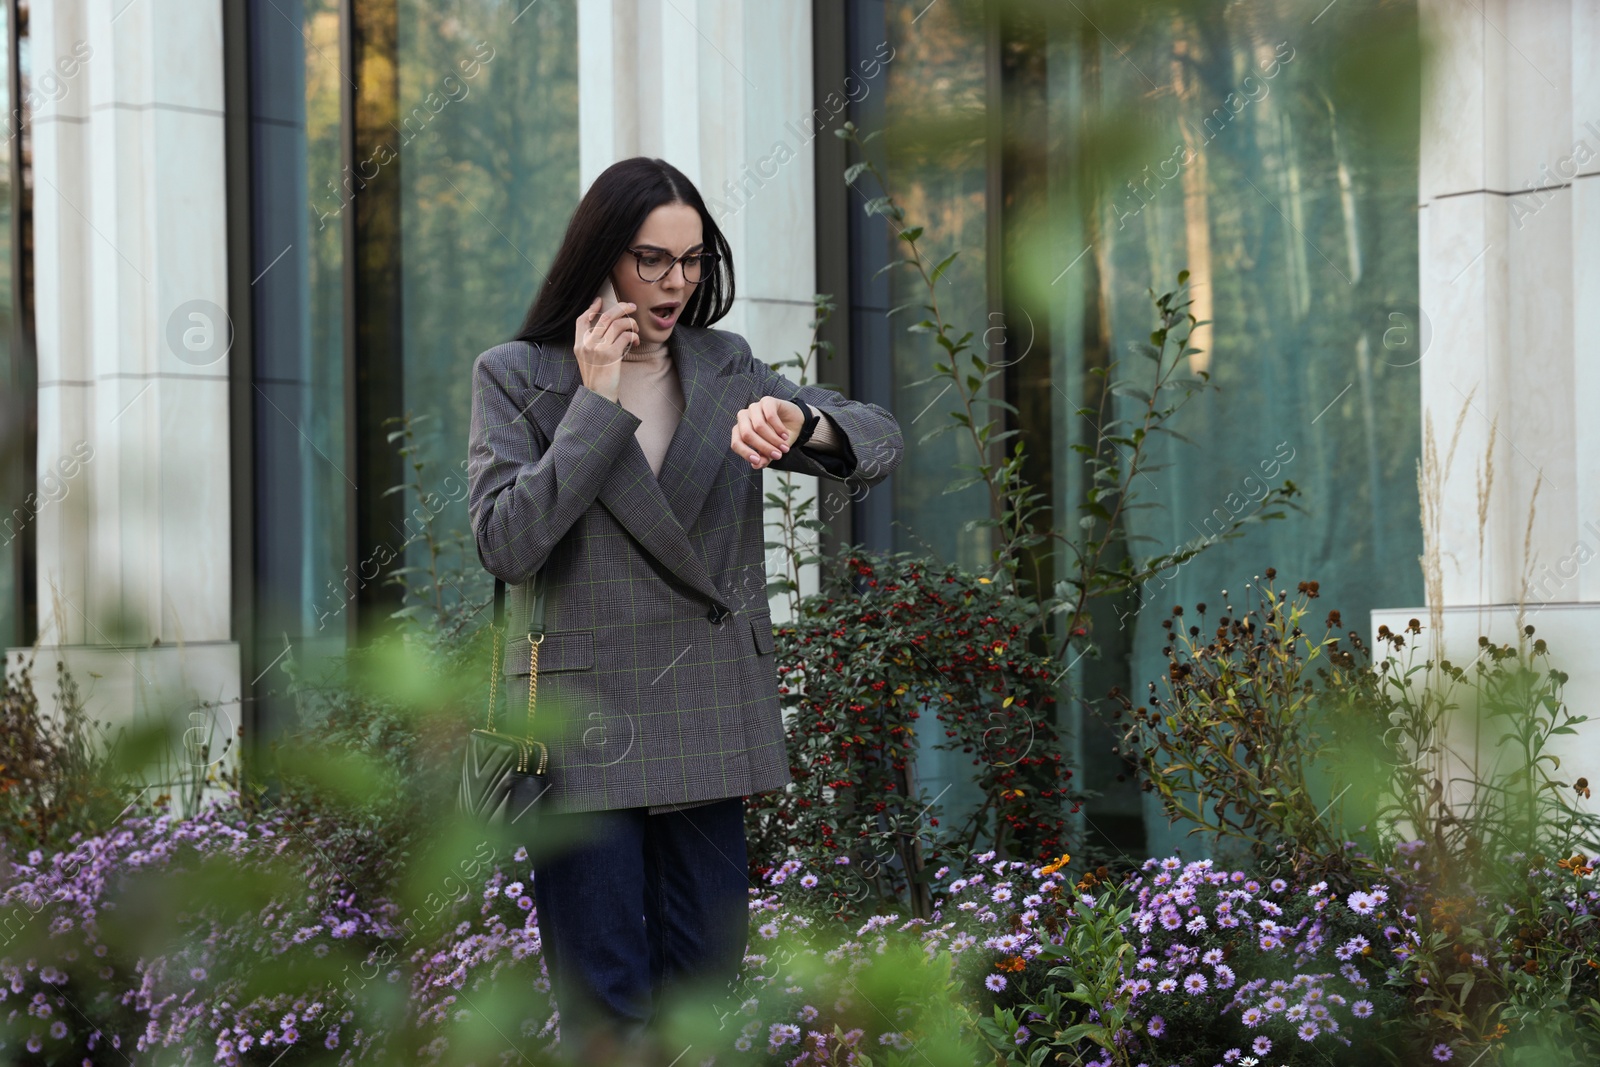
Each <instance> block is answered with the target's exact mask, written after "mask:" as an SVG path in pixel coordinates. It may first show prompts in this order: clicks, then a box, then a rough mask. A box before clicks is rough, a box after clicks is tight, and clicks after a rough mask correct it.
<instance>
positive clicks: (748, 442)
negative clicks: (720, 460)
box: [731, 397, 789, 470]
mask: <svg viewBox="0 0 1600 1067" xmlns="http://www.w3.org/2000/svg"><path fill="white" fill-rule="evenodd" d="M779 411H781V408H780V407H779V402H778V401H776V400H774V398H772V397H764V398H762V399H761V400H758V401H756V402H755V403H754V404H751V405H750V406H749V407H747V408H743V409H742V410H740V412H739V415H738V418H737V419H736V421H735V424H734V427H733V436H732V441H731V444H732V448H733V451H734V453H735V454H736V455H738V456H739V457H740V458H741V459H744V460H746V461H747V462H748V463H749V464H750V465H751V467H752V468H754V469H756V470H760V469H761V468H762V467H764V466H767V465H768V464H769V463H771V462H772V461H773V460H775V459H781V458H782V457H783V454H784V453H785V452H787V451H789V440H788V438H789V434H788V431H787V430H786V429H785V428H784V425H783V421H782V419H781V418H779V414H778V413H779Z"/></svg>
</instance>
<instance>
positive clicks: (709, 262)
mask: <svg viewBox="0 0 1600 1067" xmlns="http://www.w3.org/2000/svg"><path fill="white" fill-rule="evenodd" d="M627 252H628V254H629V255H631V256H632V257H633V270H634V273H635V274H637V275H638V276H639V280H640V281H641V282H644V283H646V284H648V285H654V284H655V283H656V282H659V281H660V280H661V279H662V278H665V277H666V276H667V275H669V274H671V273H672V268H673V267H675V266H677V265H678V264H679V263H684V267H683V280H684V283H685V284H687V285H699V284H700V283H701V282H703V281H705V280H706V273H707V269H708V268H709V269H710V270H712V271H715V270H716V269H717V263H718V262H719V261H720V260H721V259H722V257H721V256H720V255H718V254H717V253H715V252H707V251H705V250H704V249H702V250H701V251H699V252H685V253H684V254H683V255H681V256H674V255H673V254H672V253H670V252H668V251H667V250H666V249H664V248H647V249H643V250H641V249H638V248H630V249H627ZM645 256H666V257H667V259H668V263H667V267H666V269H665V270H663V271H662V272H661V273H660V274H657V275H656V276H655V277H654V278H646V277H645V276H644V257H645ZM690 259H698V260H699V261H700V276H699V277H698V278H695V279H693V280H692V281H691V280H690V278H689V267H688V264H687V263H686V262H685V261H686V260H690Z"/></svg>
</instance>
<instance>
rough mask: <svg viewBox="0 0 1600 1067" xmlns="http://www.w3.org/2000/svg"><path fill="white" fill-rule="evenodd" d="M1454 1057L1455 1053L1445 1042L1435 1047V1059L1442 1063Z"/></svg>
mask: <svg viewBox="0 0 1600 1067" xmlns="http://www.w3.org/2000/svg"><path fill="white" fill-rule="evenodd" d="M1454 1056H1455V1053H1454V1052H1453V1051H1451V1049H1450V1046H1449V1045H1447V1044H1445V1043H1444V1042H1443V1041H1441V1042H1439V1043H1438V1044H1437V1045H1435V1046H1433V1058H1434V1059H1436V1060H1438V1061H1439V1062H1440V1063H1444V1062H1445V1061H1447V1060H1449V1059H1451V1058H1452V1057H1454Z"/></svg>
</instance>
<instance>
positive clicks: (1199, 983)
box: [1183, 971, 1207, 996]
mask: <svg viewBox="0 0 1600 1067" xmlns="http://www.w3.org/2000/svg"><path fill="white" fill-rule="evenodd" d="M1206 984H1207V983H1206V976H1205V975H1203V974H1201V973H1200V972H1199V971H1196V972H1195V973H1194V974H1191V975H1190V976H1189V977H1187V978H1185V979H1184V980H1183V991H1184V992H1185V993H1188V994H1189V995H1190V996H1198V995H1199V994H1201V993H1204V992H1205V991H1206Z"/></svg>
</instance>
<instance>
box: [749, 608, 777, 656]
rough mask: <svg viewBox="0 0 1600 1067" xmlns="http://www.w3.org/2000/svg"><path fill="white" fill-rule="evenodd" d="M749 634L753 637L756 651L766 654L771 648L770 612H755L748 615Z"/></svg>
mask: <svg viewBox="0 0 1600 1067" xmlns="http://www.w3.org/2000/svg"><path fill="white" fill-rule="evenodd" d="M750 636H751V637H753V638H755V642H756V651H757V652H758V653H760V654H761V655H766V654H767V653H769V652H771V651H772V649H773V643H772V614H771V613H770V612H766V611H762V612H757V613H756V614H754V615H751V616H750Z"/></svg>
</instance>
